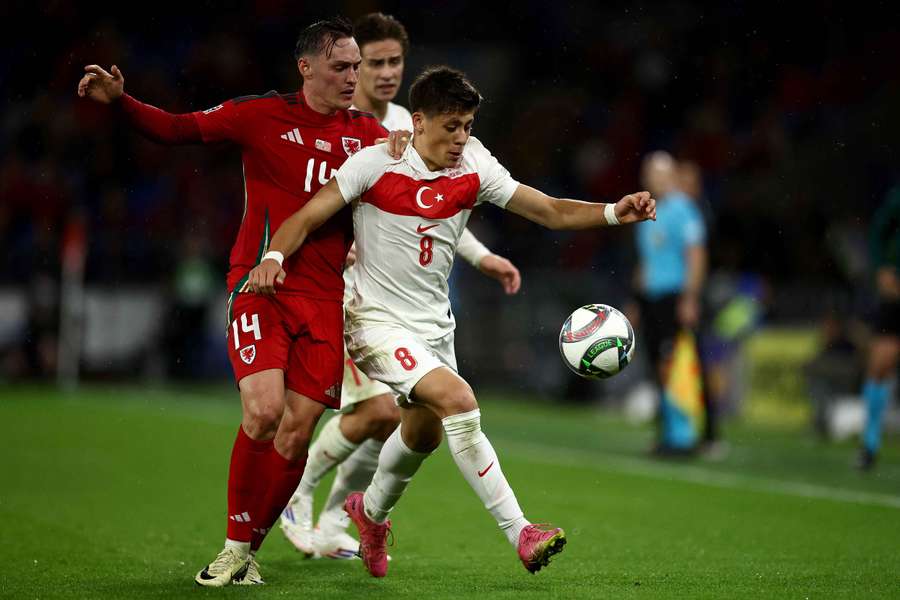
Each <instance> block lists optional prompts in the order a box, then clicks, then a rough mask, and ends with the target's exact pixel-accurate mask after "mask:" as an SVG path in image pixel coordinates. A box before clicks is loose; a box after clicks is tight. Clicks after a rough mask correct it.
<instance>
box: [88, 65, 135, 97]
mask: <svg viewBox="0 0 900 600" xmlns="http://www.w3.org/2000/svg"><path fill="white" fill-rule="evenodd" d="M84 71H85V73H84V77H82V78H81V81H79V82H78V96H79V97H81V98H85V97H87V98H90V99H91V100H96V101H97V102H102V103H103V104H109V103H110V102H114V101H116V100H118V99H119V98H120V97H121V96H122V94H123V93H124V92H125V77H123V76H122V72H121V71H120V70H119V67H117V66H116V65H113V66H112V68H111V69H110V71H111V72H106V71H104V70H103V69H102V68H100V66H98V65H88V66H86V67H85V68H84Z"/></svg>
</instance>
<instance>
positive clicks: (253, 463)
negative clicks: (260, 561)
mask: <svg viewBox="0 0 900 600" xmlns="http://www.w3.org/2000/svg"><path fill="white" fill-rule="evenodd" d="M272 452H274V447H273V444H272V440H253V439H250V437H249V436H248V435H247V434H246V433H244V428H243V427H239V428H238V433H237V438H236V439H235V440H234V447H233V448H232V449H231V464H230V466H229V468H228V530H227V534H226V535H227V537H228V539H230V540H235V541H238V542H249V541H250V538H251V530H252V529H253V528H256V527H259V526H260V524H261V523H262V518H263V510H262V506H261V502H260V500H261V499H262V498H263V497H264V496H265V493H266V487H267V486H266V479H267V478H266V477H265V474H266V470H267V465H268V461H269V460H268V456H269V454H270V453H272Z"/></svg>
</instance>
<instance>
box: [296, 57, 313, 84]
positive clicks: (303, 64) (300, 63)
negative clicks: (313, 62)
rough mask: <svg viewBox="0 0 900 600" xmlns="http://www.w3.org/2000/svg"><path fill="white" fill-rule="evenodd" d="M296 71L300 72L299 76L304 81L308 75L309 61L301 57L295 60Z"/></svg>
mask: <svg viewBox="0 0 900 600" xmlns="http://www.w3.org/2000/svg"><path fill="white" fill-rule="evenodd" d="M297 70H298V71H300V76H301V77H303V78H304V79H306V78H307V77H309V75H310V71H311V70H312V69H310V66H309V61H308V60H306V57H305V56H301V57H300V58H298V59H297Z"/></svg>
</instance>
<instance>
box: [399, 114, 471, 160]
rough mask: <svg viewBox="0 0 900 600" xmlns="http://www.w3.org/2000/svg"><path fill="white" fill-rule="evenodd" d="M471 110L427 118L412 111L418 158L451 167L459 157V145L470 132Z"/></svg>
mask: <svg viewBox="0 0 900 600" xmlns="http://www.w3.org/2000/svg"><path fill="white" fill-rule="evenodd" d="M474 122H475V113H474V112H468V113H449V114H439V115H435V116H433V117H427V116H425V115H424V114H422V113H418V112H417V113H415V114H413V123H414V124H415V127H416V128H417V129H418V130H419V131H421V134H419V135H417V136H416V137H417V138H420V139H419V143H418V144H417V145H416V149H417V150H419V154H421V156H422V158H423V159H425V161H426V162H427V163H431V164H429V167H431V166H435V167H437V168H438V169H449V168H451V167H455V166H457V165H458V164H459V162H460V161H461V160H462V153H463V148H464V147H465V145H466V142H467V141H469V136H470V135H471V134H472V124H473V123H474Z"/></svg>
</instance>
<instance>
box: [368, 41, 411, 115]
mask: <svg viewBox="0 0 900 600" xmlns="http://www.w3.org/2000/svg"><path fill="white" fill-rule="evenodd" d="M361 51H362V65H361V66H360V68H359V87H360V91H361V92H362V93H363V94H364V95H365V96H366V97H367V98H368V99H369V100H371V101H374V102H390V101H391V100H393V99H394V96H396V95H397V91H398V90H399V89H400V82H401V81H402V80H403V46H402V45H401V44H400V42H398V41H397V40H381V41H378V42H370V43H368V44H366V45H365V46H363V47H362V49H361Z"/></svg>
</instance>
